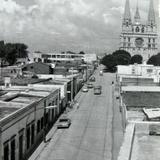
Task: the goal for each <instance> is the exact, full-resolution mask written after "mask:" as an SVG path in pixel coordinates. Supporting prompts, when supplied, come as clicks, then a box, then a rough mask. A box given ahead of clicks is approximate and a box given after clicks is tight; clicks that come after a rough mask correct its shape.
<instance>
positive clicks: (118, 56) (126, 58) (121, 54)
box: [112, 50, 131, 65]
mask: <svg viewBox="0 0 160 160" xmlns="http://www.w3.org/2000/svg"><path fill="white" fill-rule="evenodd" d="M112 55H113V56H114V57H115V60H116V64H117V65H128V64H129V63H130V60H131V55H130V53H128V52H127V51H125V50H117V51H115V52H113V53H112Z"/></svg>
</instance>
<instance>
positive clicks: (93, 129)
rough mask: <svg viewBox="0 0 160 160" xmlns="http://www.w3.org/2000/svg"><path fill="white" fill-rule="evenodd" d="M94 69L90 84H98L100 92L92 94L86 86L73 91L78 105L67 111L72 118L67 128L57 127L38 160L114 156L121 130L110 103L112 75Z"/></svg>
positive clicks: (97, 159)
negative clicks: (80, 89)
mask: <svg viewBox="0 0 160 160" xmlns="http://www.w3.org/2000/svg"><path fill="white" fill-rule="evenodd" d="M98 73H99V72H98V71H96V73H95V75H96V82H94V84H100V85H102V94H101V95H94V94H93V89H90V90H89V92H88V93H82V92H81V93H79V95H77V101H78V103H79V106H80V107H79V108H78V109H77V108H75V109H74V110H73V111H71V112H70V113H68V114H69V117H70V118H71V119H72V124H71V126H70V128H69V129H59V130H57V131H56V132H55V134H54V136H53V137H52V139H51V141H50V142H49V144H48V145H47V146H46V147H45V148H44V149H43V151H42V152H41V153H40V154H39V156H38V157H37V159H38V160H111V159H116V156H117V154H118V150H119V147H120V143H121V140H122V134H121V133H122V131H121V127H120V126H121V125H120V124H121V121H120V116H117V115H120V114H119V111H118V110H117V107H116V110H115V108H114V107H113V106H114V105H113V103H114V104H116V103H117V102H116V100H115V98H114V95H113V90H114V86H113V85H111V82H112V81H113V80H114V79H115V77H114V75H113V74H109V73H105V74H104V75H103V76H99V74H98ZM113 98H114V100H113ZM114 111H116V114H115V113H114V116H113V112H114ZM112 120H113V121H114V122H113V121H112ZM112 122H113V123H112ZM116 126H117V127H118V128H117V127H116ZM117 136H118V138H117ZM115 137H116V138H115ZM112 144H113V145H112ZM114 145H115V146H114ZM112 154H114V155H112Z"/></svg>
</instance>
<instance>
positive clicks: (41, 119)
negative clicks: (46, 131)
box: [41, 117, 44, 129]
mask: <svg viewBox="0 0 160 160" xmlns="http://www.w3.org/2000/svg"><path fill="white" fill-rule="evenodd" d="M43 122H44V120H43V117H42V118H41V129H43Z"/></svg>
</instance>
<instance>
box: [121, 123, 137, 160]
mask: <svg viewBox="0 0 160 160" xmlns="http://www.w3.org/2000/svg"><path fill="white" fill-rule="evenodd" d="M134 136H135V124H134V123H130V124H128V125H127V127H126V131H125V135H124V140H123V144H122V146H121V148H120V152H119V156H118V160H131V155H132V148H133V142H134Z"/></svg>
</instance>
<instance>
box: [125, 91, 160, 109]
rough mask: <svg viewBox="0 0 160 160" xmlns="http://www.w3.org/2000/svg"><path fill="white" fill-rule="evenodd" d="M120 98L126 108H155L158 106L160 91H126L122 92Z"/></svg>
mask: <svg viewBox="0 0 160 160" xmlns="http://www.w3.org/2000/svg"><path fill="white" fill-rule="evenodd" d="M122 98H123V103H124V104H125V105H126V107H127V108H128V107H135V108H136V107H137V108H138V107H139V108H144V107H148V108H157V107H159V106H160V92H139V91H138V92H137V91H135V92H132V91H127V92H123V93H122Z"/></svg>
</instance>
